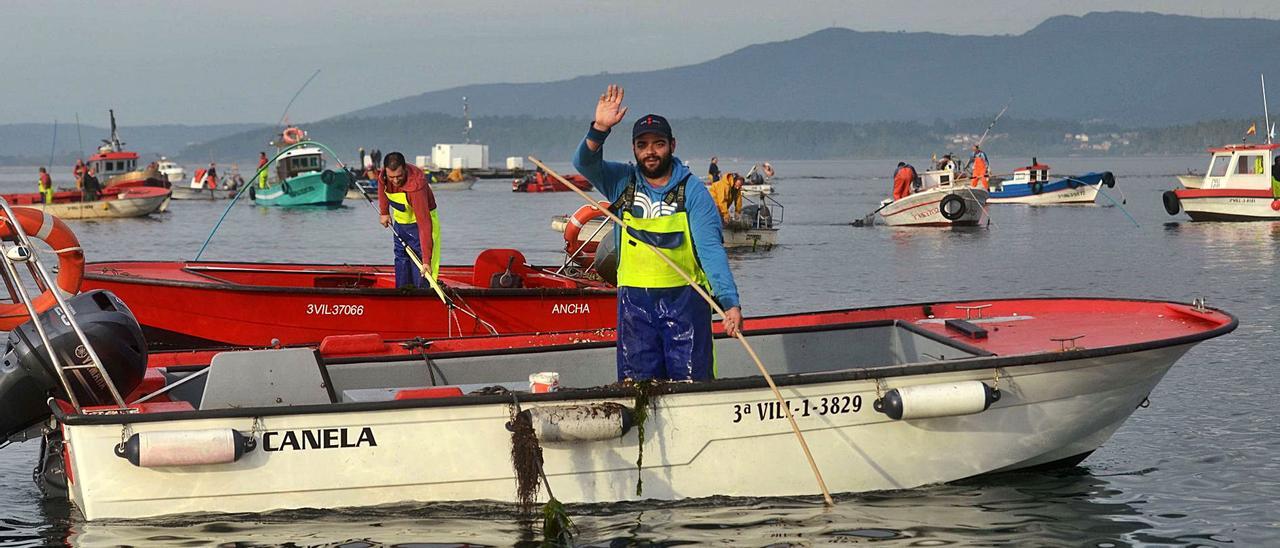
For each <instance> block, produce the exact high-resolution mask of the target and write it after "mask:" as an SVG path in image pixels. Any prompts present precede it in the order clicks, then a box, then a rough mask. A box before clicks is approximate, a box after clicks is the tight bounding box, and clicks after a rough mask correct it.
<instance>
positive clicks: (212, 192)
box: [170, 168, 236, 200]
mask: <svg viewBox="0 0 1280 548" xmlns="http://www.w3.org/2000/svg"><path fill="white" fill-rule="evenodd" d="M207 174H208V170H207V169H205V168H200V169H197V170H196V172H195V175H193V176H192V177H191V181H189V182H187V183H186V184H180V185H175V186H173V187H172V188H171V189H170V190H172V191H173V199H175V200H222V199H225V198H230V197H232V196H235V194H236V191H235V190H231V189H224V188H219V185H218V182H217V181H212V180H210V178H209V177H208V175H207Z"/></svg>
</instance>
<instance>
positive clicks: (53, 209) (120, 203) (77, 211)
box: [10, 187, 169, 220]
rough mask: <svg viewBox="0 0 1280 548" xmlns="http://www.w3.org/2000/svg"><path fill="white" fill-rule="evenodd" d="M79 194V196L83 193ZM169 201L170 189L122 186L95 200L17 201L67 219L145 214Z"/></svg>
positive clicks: (24, 205)
mask: <svg viewBox="0 0 1280 548" xmlns="http://www.w3.org/2000/svg"><path fill="white" fill-rule="evenodd" d="M75 194H76V197H77V198H78V197H79V193H75ZM10 201H11V202H12V201H13V200H10ZM168 204H169V190H168V189H163V188H156V187H128V188H121V189H120V190H119V192H117V193H116V194H113V195H109V196H105V197H104V198H103V199H100V200H94V201H92V202H82V201H79V200H74V201H55V202H54V203H51V204H45V203H41V202H40V201H39V200H38V199H37V200H32V201H28V202H25V203H24V202H15V205H17V206H18V207H26V208H31V209H38V210H40V211H44V212H45V213H48V214H50V215H53V216H55V217H59V218H62V219H64V220H83V219H119V218H128V217H143V216H146V215H150V214H152V213H156V212H159V211H164V209H165V207H166V206H168Z"/></svg>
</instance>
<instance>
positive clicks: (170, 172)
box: [156, 156, 187, 185]
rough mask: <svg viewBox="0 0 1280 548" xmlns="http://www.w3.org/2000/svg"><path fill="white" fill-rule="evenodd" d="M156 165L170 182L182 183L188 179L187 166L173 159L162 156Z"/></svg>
mask: <svg viewBox="0 0 1280 548" xmlns="http://www.w3.org/2000/svg"><path fill="white" fill-rule="evenodd" d="M156 165H157V167H158V169H159V170H160V174H161V175H164V176H165V178H166V179H168V180H169V183H170V184H175V185H180V184H182V183H183V182H184V181H186V180H187V170H186V168H184V167H182V166H180V165H178V164H177V163H176V162H174V161H173V160H170V159H168V158H165V157H164V156H161V157H160V161H159V162H157V164H156Z"/></svg>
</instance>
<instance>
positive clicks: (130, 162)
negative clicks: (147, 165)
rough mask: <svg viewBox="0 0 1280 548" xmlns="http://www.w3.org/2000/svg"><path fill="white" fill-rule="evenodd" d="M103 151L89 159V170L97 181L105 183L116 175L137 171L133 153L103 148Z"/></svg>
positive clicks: (136, 162) (136, 157)
mask: <svg viewBox="0 0 1280 548" xmlns="http://www.w3.org/2000/svg"><path fill="white" fill-rule="evenodd" d="M103 148H104V149H107V150H104V151H99V152H98V153H97V154H94V155H93V156H90V157H89V162H88V165H89V169H91V170H93V173H94V174H95V175H97V177H98V179H100V180H102V181H106V180H108V179H110V178H112V177H115V176H116V175H121V174H124V173H128V172H130V171H136V170H137V169H138V154H137V153H134V152H116V151H112V150H110V149H109V148H108V147H105V146H104V147H103Z"/></svg>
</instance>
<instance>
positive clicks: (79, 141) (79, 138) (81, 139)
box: [76, 112, 84, 160]
mask: <svg viewBox="0 0 1280 548" xmlns="http://www.w3.org/2000/svg"><path fill="white" fill-rule="evenodd" d="M76 144H78V145H80V157H79V158H78V159H80V160H83V159H84V137H82V136H81V135H80V113H79V112H77V113H76Z"/></svg>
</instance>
